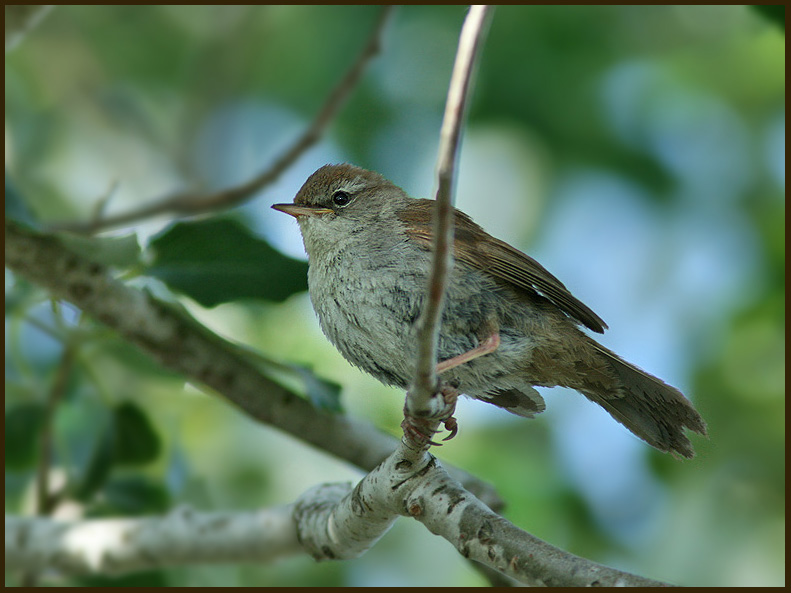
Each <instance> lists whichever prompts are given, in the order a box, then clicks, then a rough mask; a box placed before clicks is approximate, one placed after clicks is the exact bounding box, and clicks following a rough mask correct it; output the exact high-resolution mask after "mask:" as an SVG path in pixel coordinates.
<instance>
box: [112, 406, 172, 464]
mask: <svg viewBox="0 0 791 593" xmlns="http://www.w3.org/2000/svg"><path fill="white" fill-rule="evenodd" d="M113 419H114V424H115V431H114V434H113V438H114V442H115V462H116V463H122V464H130V465H137V464H144V463H149V462H151V461H154V460H155V459H156V458H157V457H158V456H159V452H160V450H161V448H162V447H161V441H160V439H159V436H158V435H157V433H156V431H154V427H153V426H151V423H150V422H149V420H148V417H146V415H145V413H144V412H143V410H142V409H140V407H139V406H138V405H137V404H134V403H132V402H124V403H122V404H121V405H119V406H118V407H117V408H116V409H115V411H114V414H113Z"/></svg>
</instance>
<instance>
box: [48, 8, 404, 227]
mask: <svg viewBox="0 0 791 593" xmlns="http://www.w3.org/2000/svg"><path fill="white" fill-rule="evenodd" d="M392 12H393V7H392V6H385V7H383V8H382V11H381V12H380V13H379V16H378V17H377V19H376V23H375V24H374V28H373V31H372V33H371V35H370V36H369V38H368V41H367V42H366V43H365V45H364V46H363V49H362V51H361V52H360V54H359V55H358V56H357V59H356V60H355V61H354V63H353V64H352V66H351V67H350V68H349V70H348V71H347V72H346V73H345V74H344V75H343V78H341V80H340V81H339V82H338V84H337V85H336V86H335V88H333V89H332V91H331V92H330V94H329V96H328V97H327V100H326V101H325V102H324V105H323V106H322V108H321V109H320V110H319V113H318V115H316V117H315V119H314V120H313V122H312V123H311V124H310V126H308V128H307V129H306V130H305V131H304V132H303V134H302V136H300V137H299V138H298V139H297V140H296V142H294V144H293V145H292V146H291V148H289V149H288V150H287V151H286V152H284V153H283V154H282V155H281V156H280V157H279V158H278V159H277V160H276V161H275V162H274V163H272V165H271V166H270V167H268V168H267V169H265V170H264V171H262V172H261V173H260V174H259V175H257V176H256V177H254V178H252V179H250V180H249V181H247V182H245V183H243V184H241V185H237V186H235V187H230V188H227V189H223V190H220V191H218V192H212V193H209V194H205V193H199V192H195V191H186V192H180V193H177V194H173V195H170V196H165V197H164V198H161V199H159V200H157V201H154V202H152V203H150V204H148V205H145V206H143V207H141V208H138V209H136V210H131V211H129V212H125V213H121V214H117V215H114V216H108V217H105V218H96V219H94V220H90V221H88V222H63V223H56V224H54V225H52V226H51V229H53V230H68V231H72V232H76V233H86V234H90V233H96V232H98V231H101V230H106V229H109V228H112V227H118V226H122V225H128V224H131V223H133V222H138V221H140V220H144V219H147V218H151V217H152V216H156V215H159V214H176V215H183V216H190V215H194V214H200V213H204V212H211V211H215V210H221V209H223V208H230V207H231V206H236V205H238V204H240V203H241V202H244V201H245V200H247V199H249V198H250V197H252V196H253V195H255V194H256V193H258V192H259V191H261V190H262V189H263V188H265V187H267V186H268V185H271V184H272V183H274V182H275V181H276V180H277V178H278V177H280V175H281V174H282V173H283V172H284V171H285V170H286V169H288V168H289V167H290V166H291V165H293V164H294V162H296V160H297V159H298V158H299V157H300V156H302V154H304V153H305V151H307V150H308V149H309V148H310V147H311V146H313V145H314V144H315V143H316V142H317V141H318V140H319V139H320V138H321V135H322V134H323V133H324V130H325V129H326V128H327V126H328V125H329V123H330V122H331V121H332V119H333V118H334V117H335V116H336V115H337V114H338V112H339V111H340V109H341V108H342V107H343V106H344V105H345V104H346V100H347V99H348V98H349V95H350V94H351V92H352V90H353V89H354V88H355V87H356V86H357V83H358V82H359V81H360V78H361V77H362V75H363V72H364V71H365V68H366V66H367V65H368V64H369V63H370V61H371V60H372V59H373V58H374V56H376V55H377V54H378V53H379V51H380V49H381V38H382V33H383V32H384V28H385V25H386V24H387V21H388V18H389V17H390V15H391V14H392Z"/></svg>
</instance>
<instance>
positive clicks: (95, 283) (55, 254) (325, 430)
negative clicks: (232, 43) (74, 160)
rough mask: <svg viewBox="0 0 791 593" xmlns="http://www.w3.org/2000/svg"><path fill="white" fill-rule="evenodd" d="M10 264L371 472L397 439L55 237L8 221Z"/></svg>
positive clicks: (177, 367) (245, 407)
mask: <svg viewBox="0 0 791 593" xmlns="http://www.w3.org/2000/svg"><path fill="white" fill-rule="evenodd" d="M5 261H6V266H7V267H8V268H10V269H11V270H12V271H13V272H14V273H15V274H19V275H20V276H23V277H25V278H26V279H28V280H29V281H30V282H33V283H34V284H37V285H39V286H41V287H43V288H45V289H47V290H48V291H49V292H50V293H51V294H52V295H53V297H55V298H61V299H64V300H66V301H68V302H70V303H72V304H73V305H75V306H76V307H78V308H79V309H81V310H83V311H85V312H86V313H87V314H88V315H90V316H91V317H93V318H94V319H96V320H98V321H101V322H102V323H104V324H105V325H107V326H109V327H111V328H112V329H114V330H115V331H117V332H118V333H119V334H120V335H121V336H122V337H123V338H124V339H126V340H128V341H129V342H131V343H132V344H134V345H136V346H137V347H138V348H140V349H141V350H142V351H143V352H146V353H147V354H148V355H149V356H151V357H152V358H153V359H154V360H156V361H157V362H159V363H160V364H161V365H162V366H163V367H165V368H168V369H171V370H173V371H175V372H177V373H180V374H183V375H184V376H185V377H188V378H189V379H190V380H192V381H195V382H196V383H198V384H202V385H205V386H207V387H209V388H210V389H212V390H214V391H215V392H216V393H218V394H219V395H221V396H222V397H224V398H225V399H227V400H228V401H230V402H231V403H233V404H234V405H236V406H237V407H239V408H241V410H242V411H243V412H245V413H246V414H248V415H249V416H251V417H252V418H254V419H256V420H258V421H259V422H263V423H265V424H270V425H272V426H275V427H276V428H279V429H281V430H283V431H285V432H287V433H289V434H291V435H292V436H295V437H296V438H299V439H301V440H303V441H305V442H307V443H310V444H312V445H314V446H316V447H318V448H319V449H322V450H324V451H326V452H328V453H331V454H333V455H335V456H336V457H338V458H340V459H345V460H346V461H348V462H350V463H352V464H354V465H356V466H357V467H359V468H361V469H363V470H365V471H369V470H371V469H373V468H374V467H376V465H377V464H378V463H379V462H380V461H382V459H384V458H385V457H387V455H389V454H390V453H391V452H392V451H393V449H395V448H396V445H397V443H398V441H396V439H394V438H393V437H391V436H389V435H387V434H384V433H382V432H381V431H379V430H377V429H376V428H374V427H373V426H371V425H370V424H368V423H366V422H363V421H361V420H358V419H355V418H353V417H350V416H344V415H341V414H333V413H330V412H326V411H323V410H319V409H317V408H315V407H314V406H313V405H311V404H310V402H308V401H307V400H306V399H304V398H302V397H300V396H298V395H297V394H295V393H293V392H291V391H289V390H287V389H285V388H284V387H282V386H281V385H279V384H278V383H275V382H274V381H272V380H271V379H269V378H268V377H266V376H265V375H263V374H261V372H260V371H259V369H258V368H257V367H256V366H255V365H254V364H253V363H252V362H251V361H250V360H249V359H248V358H246V357H245V356H243V355H242V354H240V352H239V348H238V347H236V346H234V345H232V344H229V343H228V342H226V341H225V340H224V339H222V338H221V337H219V336H217V335H216V334H214V333H212V332H210V331H209V330H208V329H206V328H205V327H203V326H202V325H200V324H199V323H198V322H197V321H195V320H194V319H192V318H191V317H189V315H188V314H187V313H186V312H185V311H182V310H177V309H176V308H175V307H173V306H172V305H169V304H166V303H164V302H162V301H159V300H157V299H155V298H154V297H152V296H151V295H150V294H149V293H147V292H144V291H141V290H137V289H134V288H131V287H129V286H126V285H125V284H123V283H122V282H120V281H118V280H116V279H114V278H113V277H112V274H111V273H110V271H109V270H108V269H107V268H106V267H104V266H102V265H100V264H98V263H95V262H93V261H90V260H89V259H87V258H85V257H83V256H80V255H77V254H76V253H73V252H71V251H70V250H69V249H68V248H67V247H66V246H64V245H63V244H62V243H61V242H60V241H58V240H57V238H56V237H54V236H51V235H46V234H42V233H38V232H36V231H32V230H28V229H24V228H22V227H20V226H19V225H18V224H16V223H14V222H13V221H9V220H6V224H5ZM457 471H458V472H459V474H458V476H459V479H461V480H462V481H463V482H464V483H465V484H467V485H468V486H469V487H470V488H472V489H474V490H475V491H476V492H477V493H479V495H480V496H483V497H484V498H485V500H486V501H487V503H488V504H490V505H491V506H492V508H500V507H501V506H502V500H501V499H500V498H499V497H498V496H497V493H496V492H495V491H494V489H493V488H492V487H491V486H489V485H487V484H485V483H483V482H481V481H480V480H478V479H477V478H475V477H474V476H471V475H469V474H466V473H464V472H462V471H461V470H457Z"/></svg>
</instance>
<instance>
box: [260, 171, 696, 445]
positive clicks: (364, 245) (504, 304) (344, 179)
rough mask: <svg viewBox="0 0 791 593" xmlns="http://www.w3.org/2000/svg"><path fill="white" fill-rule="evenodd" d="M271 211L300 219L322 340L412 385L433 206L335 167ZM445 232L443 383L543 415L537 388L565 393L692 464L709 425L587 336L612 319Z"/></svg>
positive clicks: (496, 247) (531, 268) (488, 240)
mask: <svg viewBox="0 0 791 593" xmlns="http://www.w3.org/2000/svg"><path fill="white" fill-rule="evenodd" d="M272 207H273V208H274V209H276V210H279V211H281V212H284V213H286V214H289V215H291V216H293V217H294V218H296V220H297V222H298V223H299V228H300V231H301V234H302V239H303V243H304V246H305V251H306V253H307V256H308V291H309V294H310V300H311V303H312V305H313V309H314V311H315V313H316V315H317V317H318V321H319V324H320V326H321V329H322V331H323V332H324V334H325V335H326V337H327V338H328V339H329V341H330V342H331V343H332V344H333V345H334V346H335V347H336V348H337V349H338V351H339V352H340V353H341V355H342V356H343V357H344V358H345V359H346V360H347V361H349V362H350V363H351V364H353V365H354V366H356V367H358V368H360V369H362V370H363V371H365V372H367V373H369V374H370V375H372V376H374V377H375V378H377V379H378V380H379V381H381V382H382V383H385V384H387V385H393V386H397V387H400V388H403V389H406V388H407V387H408V385H409V383H410V379H411V377H412V374H413V373H414V369H415V359H414V357H415V344H416V342H415V340H416V338H415V335H416V323H417V320H418V317H419V316H420V313H421V311H422V309H423V304H424V302H425V299H426V288H427V283H428V277H429V273H430V269H431V261H432V257H431V256H432V253H431V250H432V237H433V224H432V213H433V211H434V208H435V201H434V200H427V199H419V198H413V197H410V196H409V195H408V194H407V193H406V192H405V191H404V190H403V189H401V188H400V187H398V186H397V185H395V184H394V183H392V182H391V181H389V180H388V179H386V178H385V177H384V176H382V175H380V174H379V173H377V172H375V171H369V170H366V169H363V168H361V167H357V166H355V165H351V164H348V163H343V164H331V165H325V166H323V167H321V168H319V169H318V170H317V171H315V172H314V173H313V174H312V175H310V177H308V179H307V180H306V181H305V183H304V184H303V185H302V187H301V188H300V190H299V191H298V192H297V194H296V197H295V198H294V201H293V203H287V204H274V205H273V206H272ZM453 224H454V235H453V237H454V238H453V261H454V263H453V266H452V268H451V270H450V274H449V278H448V282H447V288H446V293H445V301H444V309H443V312H442V316H441V322H440V330H439V338H438V357H437V372H438V373H440V376H441V379H442V381H443V383H444V384H445V385H446V386H449V389H451V390H457V391H458V393H461V394H464V395H466V396H468V397H471V398H474V399H477V400H481V401H483V402H486V403H489V404H493V405H495V406H498V407H500V408H503V409H505V410H507V411H509V412H511V413H513V414H516V415H519V416H523V417H527V418H532V417H534V416H535V415H536V414H539V413H540V412H542V411H544V410H545V408H546V404H545V402H544V399H543V397H542V396H541V394H539V393H538V391H537V390H536V389H535V387H556V386H560V387H567V388H571V389H574V390H576V391H578V392H579V393H581V394H582V395H584V396H585V397H587V398H588V399H589V400H591V401H593V402H595V403H596V404H598V405H600V406H601V407H603V408H604V409H605V410H606V411H607V412H609V414H610V415H611V416H612V417H613V418H614V419H615V420H617V421H618V422H619V423H621V424H623V425H624V426H625V427H626V428H627V429H629V430H630V431H631V432H632V433H633V434H635V435H636V436H638V437H639V438H641V439H643V440H644V441H645V442H646V443H648V444H649V445H651V446H653V447H655V448H656V449H658V450H660V451H664V452H671V453H673V454H674V455H680V456H682V457H685V458H691V457H693V456H694V450H693V447H692V444H691V442H690V440H689V438H688V436H687V434H686V432H685V431H686V430H687V429H688V430H690V431H692V432H695V433H698V434H700V435H704V436H705V435H706V424H705V422H704V420H703V419H702V418H701V416H700V414H699V413H698V412H697V410H696V409H695V408H694V406H693V405H692V403H691V402H690V401H689V400H688V399H687V398H686V397H684V395H683V394H682V393H681V392H680V391H679V390H678V389H676V388H675V387H672V386H670V385H668V384H667V383H665V382H664V381H662V380H661V379H659V378H657V377H655V376H653V375H651V374H649V373H647V372H645V371H643V370H641V369H640V368H638V367H637V366H635V365H633V364H631V363H629V362H627V361H626V360H624V359H623V358H621V357H620V356H618V355H617V354H615V353H614V352H612V351H611V350H609V349H608V348H606V347H604V346H602V345H601V344H599V343H598V342H597V341H596V340H594V339H593V338H592V337H590V336H589V335H588V334H587V333H586V331H591V332H595V333H603V332H604V330H605V329H607V325H606V323H605V322H604V321H603V320H602V319H601V318H600V317H599V316H598V315H597V314H596V313H594V312H593V311H592V310H591V309H590V308H589V307H588V306H587V305H585V304H584V303H582V302H581V301H580V300H579V299H577V298H576V297H575V296H573V295H572V294H571V292H569V290H568V289H567V288H566V287H565V286H564V285H563V283H562V282H561V281H560V280H558V279H557V278H556V277H555V276H553V275H552V274H551V273H550V272H549V271H548V270H547V269H546V268H544V267H543V266H542V265H541V264H539V263H538V262H537V261H536V260H535V259H533V258H532V257H530V256H529V255H526V254H524V253H522V252H521V251H519V250H518V249H516V248H514V247H512V246H511V245H509V244H508V243H506V242H504V241H501V240H499V239H497V238H495V237H493V236H492V235H490V234H488V233H487V232H486V231H485V230H483V229H482V228H481V227H480V226H479V225H477V224H476V223H475V222H474V221H473V220H472V219H471V218H470V217H469V216H468V215H466V214H464V213H463V212H461V211H460V210H458V209H455V208H454V209H453Z"/></svg>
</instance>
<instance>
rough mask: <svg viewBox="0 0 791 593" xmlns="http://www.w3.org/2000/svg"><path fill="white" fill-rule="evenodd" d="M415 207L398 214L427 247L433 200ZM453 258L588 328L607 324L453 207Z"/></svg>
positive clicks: (554, 280)
mask: <svg viewBox="0 0 791 593" xmlns="http://www.w3.org/2000/svg"><path fill="white" fill-rule="evenodd" d="M415 202H416V206H418V207H417V208H410V209H409V212H408V213H407V214H403V213H402V214H401V215H400V216H401V221H402V222H403V223H404V224H405V228H406V232H407V234H408V235H410V236H412V237H413V238H414V239H415V240H417V241H418V242H419V243H420V244H421V245H422V246H424V247H425V248H426V249H431V240H432V235H433V226H432V221H431V216H432V211H433V208H434V201H433V200H415ZM454 215H455V235H454V255H455V257H456V259H458V260H460V261H463V262H465V263H467V264H468V265H470V266H472V267H474V268H477V269H478V270H480V271H481V272H483V273H484V274H488V275H489V276H491V277H492V278H494V279H495V280H496V281H498V282H501V283H505V284H509V285H511V286H512V287H515V288H518V289H521V290H526V291H528V292H531V293H537V294H539V295H541V296H543V297H544V298H546V299H548V300H549V301H551V302H552V303H554V304H555V305H556V306H557V307H558V308H559V309H561V310H562V311H563V312H564V313H566V314H567V315H568V316H570V317H571V318H573V319H574V320H576V321H578V322H579V323H581V324H583V325H585V326H586V327H588V328H589V329H591V330H593V331H595V332H598V333H603V332H604V330H605V329H606V328H607V324H606V323H604V321H603V320H602V319H601V318H600V317H599V316H598V315H596V313H594V312H593V311H592V310H591V309H590V308H589V307H588V306H587V305H585V304H584V303H582V302H581V301H580V300H578V299H577V298H575V297H574V295H572V294H571V293H570V292H569V291H568V289H567V288H566V287H565V286H564V285H563V283H562V282H561V281H560V280H558V279H557V278H555V277H554V276H553V275H552V274H550V273H549V272H548V271H547V270H546V269H545V268H544V266H542V265H541V264H539V263H538V262H537V261H536V260H534V259H533V258H532V257H530V256H528V255H525V254H524V253H522V252H521V251H519V250H517V249H514V248H513V247H511V246H510V245H509V244H508V243H506V242H504V241H500V240H499V239H496V238H494V237H492V236H491V235H490V234H488V233H487V232H486V231H484V230H483V229H482V228H481V227H480V226H478V225H477V224H475V223H474V222H473V221H472V219H471V218H470V217H469V216H467V215H466V214H464V213H463V212H460V211H459V210H455V209H454Z"/></svg>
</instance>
